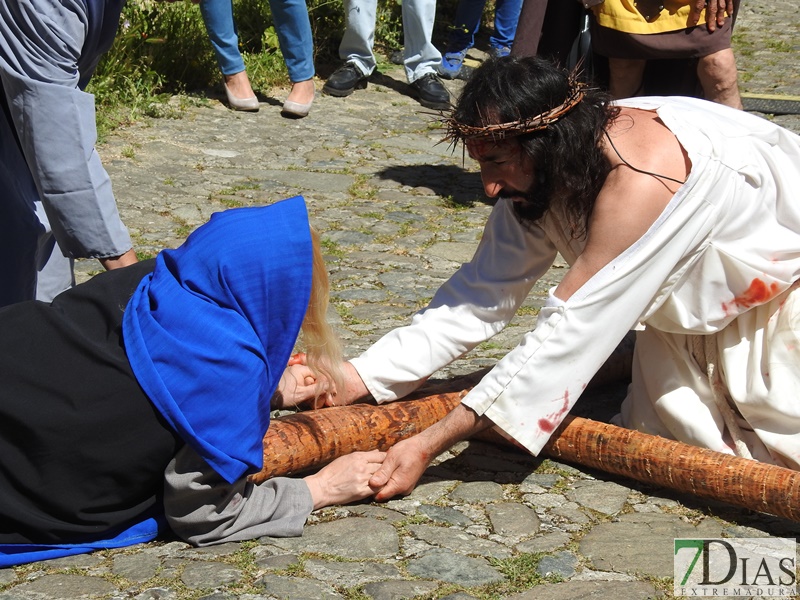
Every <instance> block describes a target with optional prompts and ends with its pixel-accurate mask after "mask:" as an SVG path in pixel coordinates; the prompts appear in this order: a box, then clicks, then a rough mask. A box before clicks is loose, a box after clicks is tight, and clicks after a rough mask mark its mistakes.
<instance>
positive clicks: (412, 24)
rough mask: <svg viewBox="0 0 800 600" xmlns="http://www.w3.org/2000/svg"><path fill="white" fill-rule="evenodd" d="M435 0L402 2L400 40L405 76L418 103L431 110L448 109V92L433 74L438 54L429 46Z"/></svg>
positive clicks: (434, 16)
mask: <svg viewBox="0 0 800 600" xmlns="http://www.w3.org/2000/svg"><path fill="white" fill-rule="evenodd" d="M435 19H436V0H404V1H403V42H404V47H405V57H404V60H403V64H404V65H405V70H406V78H407V79H408V83H410V84H411V87H413V88H414V89H415V90H416V92H417V95H418V99H419V102H420V104H422V105H423V106H424V107H426V108H432V109H434V110H445V109H448V108H450V93H449V92H448V91H447V89H446V88H445V87H444V85H443V84H442V81H441V80H440V79H439V77H438V75H437V68H438V66H439V65H440V64H441V62H442V55H441V53H440V52H439V50H437V49H436V46H434V45H433V42H432V41H431V38H432V36H433V23H434V20H435Z"/></svg>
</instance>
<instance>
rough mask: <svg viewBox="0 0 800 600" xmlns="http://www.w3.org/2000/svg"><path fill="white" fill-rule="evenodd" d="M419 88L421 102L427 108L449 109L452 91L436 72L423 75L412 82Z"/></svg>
mask: <svg viewBox="0 0 800 600" xmlns="http://www.w3.org/2000/svg"><path fill="white" fill-rule="evenodd" d="M411 87H413V88H414V89H415V90H417V96H418V97H419V98H418V99H419V103H420V104H422V106H424V107H425V108H433V109H436V110H447V109H448V108H450V93H449V92H448V91H447V88H445V87H444V84H443V83H442V80H441V79H439V77H437V76H436V74H434V73H428V74H427V75H423V76H422V77H420V78H419V79H417V80H416V81H413V82H412V83H411Z"/></svg>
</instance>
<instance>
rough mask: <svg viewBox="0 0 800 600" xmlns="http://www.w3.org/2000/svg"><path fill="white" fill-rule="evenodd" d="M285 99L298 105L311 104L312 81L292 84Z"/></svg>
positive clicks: (312, 93) (312, 94)
mask: <svg viewBox="0 0 800 600" xmlns="http://www.w3.org/2000/svg"><path fill="white" fill-rule="evenodd" d="M286 99H287V100H291V101H292V102H297V103H298V104H309V103H311V102H312V101H313V100H314V80H313V79H306V80H305V81H295V82H292V91H291V92H289V96H288V97H287V98H286Z"/></svg>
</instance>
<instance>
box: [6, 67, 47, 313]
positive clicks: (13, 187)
mask: <svg viewBox="0 0 800 600" xmlns="http://www.w3.org/2000/svg"><path fill="white" fill-rule="evenodd" d="M6 102H7V101H6V94H5V91H4V90H3V86H2V76H1V74H0V108H2V109H3V110H0V257H2V260H0V307H3V306H7V305H9V304H14V303H15V302H21V301H23V300H32V299H33V298H34V295H35V292H36V246H37V244H36V241H37V239H38V238H39V236H40V235H41V234H42V233H43V232H44V227H43V226H42V224H41V223H39V221H38V219H37V218H36V213H35V210H34V203H35V202H36V201H37V200H38V199H39V193H38V192H37V191H36V184H35V183H34V182H33V178H32V177H31V173H30V170H29V169H28V164H27V162H26V161H25V157H24V156H23V154H22V150H21V149H20V147H19V144H18V143H17V141H16V134H15V130H14V124H13V122H12V121H11V116H10V114H9V113H8V112H7V104H6Z"/></svg>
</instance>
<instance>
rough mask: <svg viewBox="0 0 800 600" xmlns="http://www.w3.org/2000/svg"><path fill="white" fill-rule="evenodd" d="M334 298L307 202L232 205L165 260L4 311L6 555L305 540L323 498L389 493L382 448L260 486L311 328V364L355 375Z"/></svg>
mask: <svg viewBox="0 0 800 600" xmlns="http://www.w3.org/2000/svg"><path fill="white" fill-rule="evenodd" d="M327 302H328V280H327V275H326V273H325V267H324V263H323V261H322V255H321V252H320V249H319V243H318V239H316V237H315V236H312V234H311V232H310V228H309V224H308V216H307V213H306V209H305V205H304V202H303V199H302V198H300V197H296V198H291V199H289V200H285V201H283V202H279V203H277V204H274V205H272V206H268V207H260V208H245V209H236V210H231V211H226V212H223V213H217V214H215V215H213V216H212V218H211V220H210V221H209V222H208V223H207V224H205V225H203V226H202V227H200V228H199V229H198V230H197V231H195V232H194V233H192V235H190V236H189V238H188V239H187V240H186V242H185V243H184V244H183V245H182V246H181V247H180V248H178V249H176V250H165V251H163V252H161V253H160V254H159V255H158V257H157V258H156V259H154V260H150V261H145V262H142V263H139V264H136V265H132V266H131V267H128V268H124V269H119V270H116V271H113V272H108V273H103V274H100V275H98V276H96V277H94V278H93V279H91V280H90V281H88V282H86V283H84V284H81V285H79V286H77V287H76V288H74V289H72V290H69V291H67V292H65V293H63V294H61V295H60V296H58V297H57V298H56V299H55V300H54V301H53V302H52V304H45V303H42V302H33V301H32V302H24V303H19V304H16V305H12V306H9V307H6V308H3V309H2V310H0V328H1V329H2V331H3V335H2V338H0V383H1V384H2V385H0V423H2V424H3V426H2V429H0V490H2V492H1V493H0V567H3V566H9V565H13V564H19V563H23V562H29V561H32V560H40V559H44V558H55V557H57V556H66V555H70V554H77V553H81V552H88V551H91V550H93V549H98V548H113V547H119V546H126V545H130V544H133V543H137V542H145V541H148V540H151V539H153V538H154V537H155V536H156V535H157V534H158V533H159V531H162V530H164V529H165V528H166V527H167V526H169V527H170V528H171V529H172V530H173V531H174V532H175V533H176V534H177V535H178V536H179V537H181V538H182V539H184V540H186V541H189V542H191V543H193V544H197V545H206V544H214V543H221V542H225V541H234V540H244V539H251V538H257V537H260V536H265V535H269V536H296V535H300V534H301V533H302V528H303V525H304V523H305V520H306V518H307V517H308V515H309V514H310V513H311V511H312V510H314V509H316V508H320V507H323V506H327V505H330V504H342V503H347V502H352V501H355V500H359V499H362V498H365V497H367V496H370V495H372V494H373V492H374V490H372V489H370V488H369V486H368V481H369V478H370V477H371V475H372V474H373V473H374V472H375V470H376V469H377V468H378V466H379V465H380V463H381V461H382V460H383V456H384V454H383V453H381V452H378V451H375V452H369V453H357V454H353V455H350V456H346V457H343V458H342V459H339V460H337V461H335V462H333V463H331V464H330V465H328V466H327V467H325V468H324V469H322V470H321V471H319V472H318V473H315V474H313V475H310V476H308V477H306V478H304V479H290V478H275V479H272V480H270V481H268V482H265V483H264V484H262V485H253V484H251V483H248V482H247V474H248V473H251V472H256V471H258V470H260V469H261V468H262V466H263V456H264V452H263V447H262V440H263V436H264V433H265V432H266V430H267V427H268V425H269V417H270V404H271V402H272V407H273V408H281V407H285V406H289V405H292V404H296V403H297V398H298V395H297V394H295V391H296V389H295V388H296V386H295V383H298V386H299V388H300V389H303V392H302V394H301V395H302V396H304V397H305V396H306V394H307V388H306V387H305V386H304V385H303V382H302V381H300V382H295V380H294V379H293V377H292V375H291V374H289V372H288V371H287V372H286V373H285V368H286V366H287V364H288V363H289V362H290V354H291V352H292V349H293V347H294V345H295V342H296V341H297V338H298V334H299V332H300V331H301V329H302V332H303V343H304V344H305V346H306V352H307V356H308V364H309V367H310V369H311V370H312V371H313V372H314V373H316V374H324V375H325V378H326V379H328V380H332V381H337V380H340V377H341V376H340V374H339V373H338V372H337V368H338V367H337V365H338V363H339V356H340V352H339V351H338V342H337V341H336V340H335V338H334V336H333V333H332V331H331V329H330V327H329V326H328V325H327V323H326V322H325V318H324V316H325V311H326V308H327ZM298 371H299V372H301V373H302V372H304V371H305V367H303V368H302V369H299V370H298V369H294V372H298ZM276 391H277V392H278V393H276Z"/></svg>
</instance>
